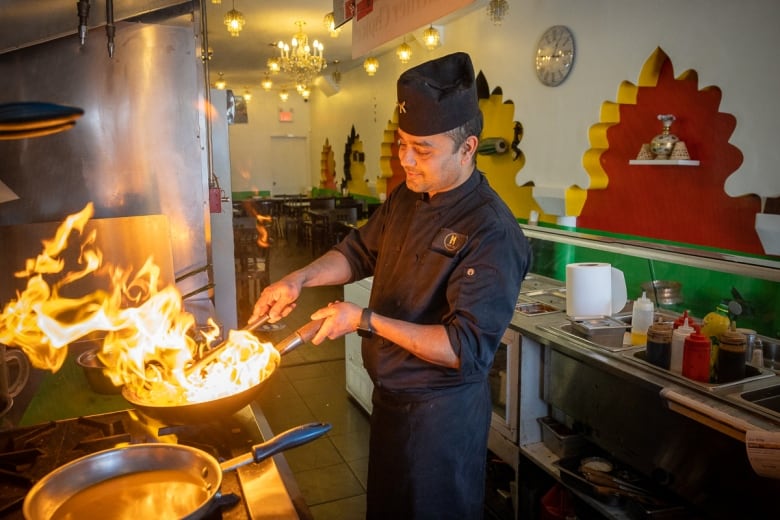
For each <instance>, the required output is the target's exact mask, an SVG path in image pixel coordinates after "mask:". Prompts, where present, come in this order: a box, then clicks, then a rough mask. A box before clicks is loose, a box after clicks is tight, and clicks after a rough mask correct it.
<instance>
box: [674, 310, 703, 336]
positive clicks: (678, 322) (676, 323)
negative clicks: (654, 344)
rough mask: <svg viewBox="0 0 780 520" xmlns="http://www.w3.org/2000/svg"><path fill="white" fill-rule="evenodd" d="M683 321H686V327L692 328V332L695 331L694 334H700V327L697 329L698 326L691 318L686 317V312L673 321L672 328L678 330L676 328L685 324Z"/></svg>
mask: <svg viewBox="0 0 780 520" xmlns="http://www.w3.org/2000/svg"><path fill="white" fill-rule="evenodd" d="M685 320H688V326H690V327H693V330H695V331H696V332H700V331H701V327H699V325H698V324H696V323H694V322H693V318H691V317H690V316H688V311H684V312H683V315H682V316H680V317H679V318H677V319H676V320H674V326H673V327H674V328H675V329H676V328H678V327H682V326H683V324H684V323H685Z"/></svg>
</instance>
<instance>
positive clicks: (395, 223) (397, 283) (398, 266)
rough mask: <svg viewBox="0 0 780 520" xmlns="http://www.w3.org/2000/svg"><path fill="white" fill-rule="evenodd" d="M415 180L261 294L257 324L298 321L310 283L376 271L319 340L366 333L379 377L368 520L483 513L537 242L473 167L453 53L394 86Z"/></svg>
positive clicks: (472, 107) (476, 128)
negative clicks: (508, 352)
mask: <svg viewBox="0 0 780 520" xmlns="http://www.w3.org/2000/svg"><path fill="white" fill-rule="evenodd" d="M397 92H398V126H399V129H398V134H399V152H398V153H399V159H400V163H401V165H402V167H403V168H404V170H405V172H406V183H405V184H402V185H400V186H398V187H397V188H396V189H395V190H394V191H393V192H392V193H391V194H390V195H389V196H388V197H387V201H386V202H385V203H384V204H382V206H380V207H379V209H377V211H376V212H375V213H374V214H373V216H372V217H371V218H370V219H369V220H368V222H367V223H366V224H365V225H364V226H362V227H360V228H359V229H357V230H354V231H352V232H351V233H350V234H349V235H348V236H347V237H346V238H345V239H344V240H343V241H342V242H341V243H339V244H338V245H336V246H335V247H334V248H333V249H331V250H330V251H328V252H327V253H325V254H324V255H323V256H321V257H320V258H318V259H316V260H314V261H313V262H312V263H310V264H308V265H307V266H305V267H303V268H301V269H299V270H297V271H294V272H292V273H290V274H288V275H287V276H285V277H284V278H282V279H281V280H279V281H278V282H275V283H273V284H271V285H270V286H268V287H267V288H266V289H265V290H263V292H262V294H261V295H260V298H259V299H258V301H257V303H256V304H255V308H254V314H253V318H256V317H259V316H261V315H263V314H265V313H269V314H270V316H271V321H276V320H278V319H281V318H282V317H284V316H287V315H288V314H289V313H290V312H291V311H292V309H293V308H294V307H295V301H296V300H297V299H298V297H299V296H300V294H301V290H302V289H303V288H304V287H316V286H321V285H334V284H345V283H349V282H352V281H355V280H359V279H362V278H365V277H368V276H373V277H374V281H373V287H372V292H371V296H370V303H369V307H368V308H366V309H362V308H360V307H358V306H357V305H355V304H352V303H349V302H334V303H331V304H330V305H328V306H327V307H325V308H322V309H319V310H317V311H316V312H315V313H314V314H312V316H311V318H312V319H324V321H323V324H322V327H321V328H320V330H319V332H318V333H317V335H316V336H315V337H314V339H313V340H312V342H313V343H314V344H319V343H320V342H322V341H323V340H325V338H330V339H335V338H338V337H340V336H343V335H344V334H347V333H350V332H355V331H357V332H358V334H360V335H361V336H362V337H363V338H364V339H363V345H362V352H363V360H364V364H365V367H366V370H367V371H368V373H369V375H370V377H371V379H372V381H373V382H374V393H373V396H372V402H373V412H372V415H371V422H370V423H371V435H370V443H369V464H368V489H367V517H368V518H371V519H373V518H392V519H398V518H404V519H414V518H418V519H430V518H457V519H473V518H481V516H482V510H483V498H484V485H485V484H484V482H485V462H486V453H487V438H488V430H489V427H490V415H491V401H490V389H489V386H488V377H487V375H488V371H489V370H490V367H491V365H492V363H493V356H494V354H495V352H496V349H497V348H498V345H499V341H500V339H501V336H502V335H503V333H504V331H505V330H506V328H507V326H508V324H509V321H510V320H511V318H512V314H513V312H514V308H515V303H516V301H517V296H518V293H519V290H520V284H521V282H522V280H523V278H524V277H525V274H526V272H527V270H528V267H529V263H530V247H529V244H528V241H527V240H526V238H525V236H524V235H523V233H522V231H521V230H520V227H519V226H518V224H517V221H516V219H515V218H514V216H513V215H512V213H511V212H510V210H509V208H507V206H506V205H505V204H504V203H503V201H502V200H501V199H500V198H499V196H498V195H497V194H496V193H495V191H493V189H492V188H491V187H490V186H489V185H488V182H487V180H486V178H485V177H484V175H483V174H482V173H481V172H480V171H479V170H477V169H476V161H475V154H476V151H477V144H478V142H479V135H480V133H481V131H482V114H481V112H480V110H479V105H478V100H477V93H476V87H475V83H474V69H473V66H472V64H471V59H470V58H469V56H468V55H467V54H465V53H455V54H451V55H448V56H445V57H443V58H439V59H435V60H432V61H429V62H426V63H423V64H421V65H419V66H417V67H414V68H412V69H409V70H408V71H406V72H404V73H403V74H402V75H401V76H400V78H399V79H398V83H397Z"/></svg>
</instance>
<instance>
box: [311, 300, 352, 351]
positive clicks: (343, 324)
mask: <svg viewBox="0 0 780 520" xmlns="http://www.w3.org/2000/svg"><path fill="white" fill-rule="evenodd" d="M362 312H363V308H362V307H360V306H358V305H355V304H354V303H349V302H339V301H335V302H332V303H329V304H328V306H327V307H323V308H321V309H318V310H316V311H314V313H313V314H312V315H311V319H312V320H324V321H323V322H322V325H321V326H320V330H319V331H318V332H317V334H316V335H315V336H314V338H312V340H311V342H312V343H314V344H315V345H319V344H320V343H322V342H323V341H325V339H336V338H340V337H341V336H343V335H345V334H349V333H350V332H355V331H356V330H357V328H358V325H360V314H361V313H362Z"/></svg>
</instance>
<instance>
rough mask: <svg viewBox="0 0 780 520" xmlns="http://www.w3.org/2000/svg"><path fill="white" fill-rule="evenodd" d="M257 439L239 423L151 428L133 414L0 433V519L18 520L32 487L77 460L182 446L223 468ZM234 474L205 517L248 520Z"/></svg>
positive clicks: (226, 476) (225, 479) (226, 478)
mask: <svg viewBox="0 0 780 520" xmlns="http://www.w3.org/2000/svg"><path fill="white" fill-rule="evenodd" d="M261 440H262V439H260V438H257V437H256V436H255V435H253V434H252V433H250V432H248V431H245V429H244V428H242V427H241V425H240V424H239V423H238V422H231V421H227V422H224V421H223V422H220V423H209V424H193V425H186V426H161V427H154V426H151V425H149V424H146V423H145V419H144V418H143V417H142V416H139V415H138V414H136V412H134V411H132V410H126V411H121V412H110V413H106V414H99V415H92V416H88V417H78V418H74V419H65V420H60V421H52V422H49V423H45V424H40V425H35V426H25V427H20V428H16V429H13V430H7V431H0V519H2V520H6V519H9V520H11V519H12V520H16V519H22V518H23V515H22V504H23V502H24V497H25V495H26V494H27V492H28V491H29V490H30V488H31V487H32V486H33V485H34V483H35V482H37V481H38V480H40V479H41V478H43V477H44V476H45V475H47V474H49V473H51V472H52V471H54V470H55V469H57V468H58V467H60V466H62V465H64V464H67V463H68V462H70V461H72V460H75V459H77V458H80V457H83V456H85V455H89V454H91V453H95V452H98V451H103V450H106V449H111V448H116V447H121V446H124V445H128V444H138V443H145V442H168V443H173V444H184V445H188V446H191V447H194V448H197V449H199V450H201V451H204V452H206V453H209V454H211V455H212V456H213V457H214V458H216V459H217V460H218V461H220V462H222V461H224V460H227V459H229V458H232V457H234V456H236V455H239V454H241V453H244V452H248V451H249V450H250V448H251V446H252V445H253V444H255V443H257V442H260V441H261ZM242 500H243V495H242V494H241V483H240V481H239V478H238V475H237V472H235V471H232V472H226V473H225V474H224V475H223V481H222V487H221V493H220V494H219V495H218V496H217V497H215V500H213V501H212V503H211V504H210V507H209V510H208V511H207V513H206V514H205V517H206V518H207V519H209V520H211V519H233V518H236V519H241V518H247V514H246V511H245V510H243V508H238V507H235V506H236V505H237V504H239V503H240V502H242Z"/></svg>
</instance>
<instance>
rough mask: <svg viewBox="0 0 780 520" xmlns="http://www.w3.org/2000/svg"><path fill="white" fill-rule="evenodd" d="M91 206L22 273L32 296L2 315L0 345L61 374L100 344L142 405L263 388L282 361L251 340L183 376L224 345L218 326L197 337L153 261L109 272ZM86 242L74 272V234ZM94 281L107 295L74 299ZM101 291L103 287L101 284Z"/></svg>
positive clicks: (113, 373) (236, 339)
mask: <svg viewBox="0 0 780 520" xmlns="http://www.w3.org/2000/svg"><path fill="white" fill-rule="evenodd" d="M93 211H94V210H93V205H92V204H91V203H90V204H88V205H87V206H86V207H84V209H82V210H81V211H80V212H78V213H76V214H74V215H70V216H69V217H67V218H66V219H65V220H64V221H63V223H62V224H61V225H60V226H59V228H58V230H57V232H56V234H55V236H54V237H53V238H52V239H51V240H45V241H43V250H42V251H41V253H40V254H39V255H38V256H37V257H35V258H30V259H28V260H27V261H26V262H25V267H24V269H23V270H21V271H19V272H17V273H15V276H17V277H19V278H26V279H27V284H26V288H25V289H24V290H23V291H21V292H17V295H16V296H17V297H16V299H15V300H12V301H10V302H9V303H7V304H6V305H5V308H4V309H3V312H2V314H0V342H2V343H4V344H6V345H8V346H16V347H19V348H21V349H22V350H23V351H24V353H25V354H26V355H27V356H28V357H29V358H30V362H31V363H32V364H33V366H35V367H37V368H42V369H48V370H51V371H52V372H56V371H57V370H59V369H60V368H61V366H62V364H63V363H64V361H65V359H66V357H67V346H68V344H70V343H72V342H74V341H77V340H79V339H81V338H84V337H87V336H89V337H98V338H100V341H101V350H100V352H99V353H98V357H99V358H100V360H101V361H102V362H103V363H104V364H105V366H106V369H105V371H106V373H107V375H108V376H110V377H111V379H112V381H113V382H114V384H116V385H124V386H125V387H127V388H128V389H129V390H131V391H132V392H134V393H135V395H136V396H137V397H138V398H139V399H140V400H142V401H144V402H149V403H154V404H170V405H176V404H184V403H195V402H202V401H208V400H211V399H216V398H219V397H222V396H226V395H231V394H233V393H235V392H238V391H241V390H245V389H247V388H250V387H252V386H255V385H256V384H258V383H259V382H260V381H262V380H263V379H265V378H266V377H267V376H268V375H269V374H270V372H272V371H273V370H274V369H275V368H276V366H277V365H278V364H279V360H280V357H279V353H278V352H277V351H276V349H275V348H273V346H272V345H271V344H268V343H262V342H260V341H258V340H257V338H255V337H254V336H253V335H252V334H250V333H249V332H245V331H230V332H229V335H228V342H227V345H226V346H225V347H224V348H223V349H222V351H221V353H220V355H219V356H218V357H217V358H216V359H215V360H214V361H213V362H212V363H210V364H209V365H208V366H206V367H205V369H204V370H202V371H200V373H192V374H188V373H187V372H186V371H185V368H186V367H187V366H189V365H190V364H191V363H192V362H193V360H194V359H196V358H198V357H200V356H201V355H202V354H203V352H204V351H205V350H207V349H208V348H209V347H210V346H211V345H212V344H213V343H214V342H215V341H216V339H217V338H218V337H219V333H220V330H219V327H218V326H217V324H216V323H214V322H213V321H212V320H210V321H209V324H208V325H209V326H208V328H207V330H205V331H198V330H197V329H196V327H195V325H196V324H195V318H194V316H193V315H192V314H190V313H188V312H186V311H185V310H184V305H183V301H182V297H181V294H180V293H179V291H178V289H176V287H174V286H166V287H161V285H162V283H161V282H160V268H159V267H158V266H157V265H156V264H154V262H153V260H152V259H151V258H149V259H147V260H146V262H145V263H144V265H143V266H142V267H141V268H140V269H138V271H137V272H135V273H134V272H133V271H132V269H125V268H121V267H118V266H111V265H107V266H103V265H102V254H101V252H100V251H99V250H98V249H97V248H96V247H95V238H96V233H95V232H92V233H88V234H87V235H84V228H85V224H86V223H87V222H88V221H89V219H90V218H91V217H92V215H93ZM74 232H75V233H77V234H78V235H79V236H80V237H81V239H82V240H81V244H80V250H79V251H80V253H79V257H78V261H77V263H78V265H77V266H66V265H65V261H64V260H63V259H62V257H61V255H62V253H63V252H64V251H65V250H66V249H67V248H68V241H69V238H70V237H71V234H72V233H74ZM86 276H102V277H105V278H106V283H105V289H100V290H96V291H94V292H91V293H88V294H84V295H80V296H79V297H76V298H67V297H64V296H63V295H61V291H62V289H63V288H64V287H65V286H67V285H68V284H71V283H73V282H74V281H76V280H79V279H81V278H84V277H86ZM101 285H102V284H101Z"/></svg>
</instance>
